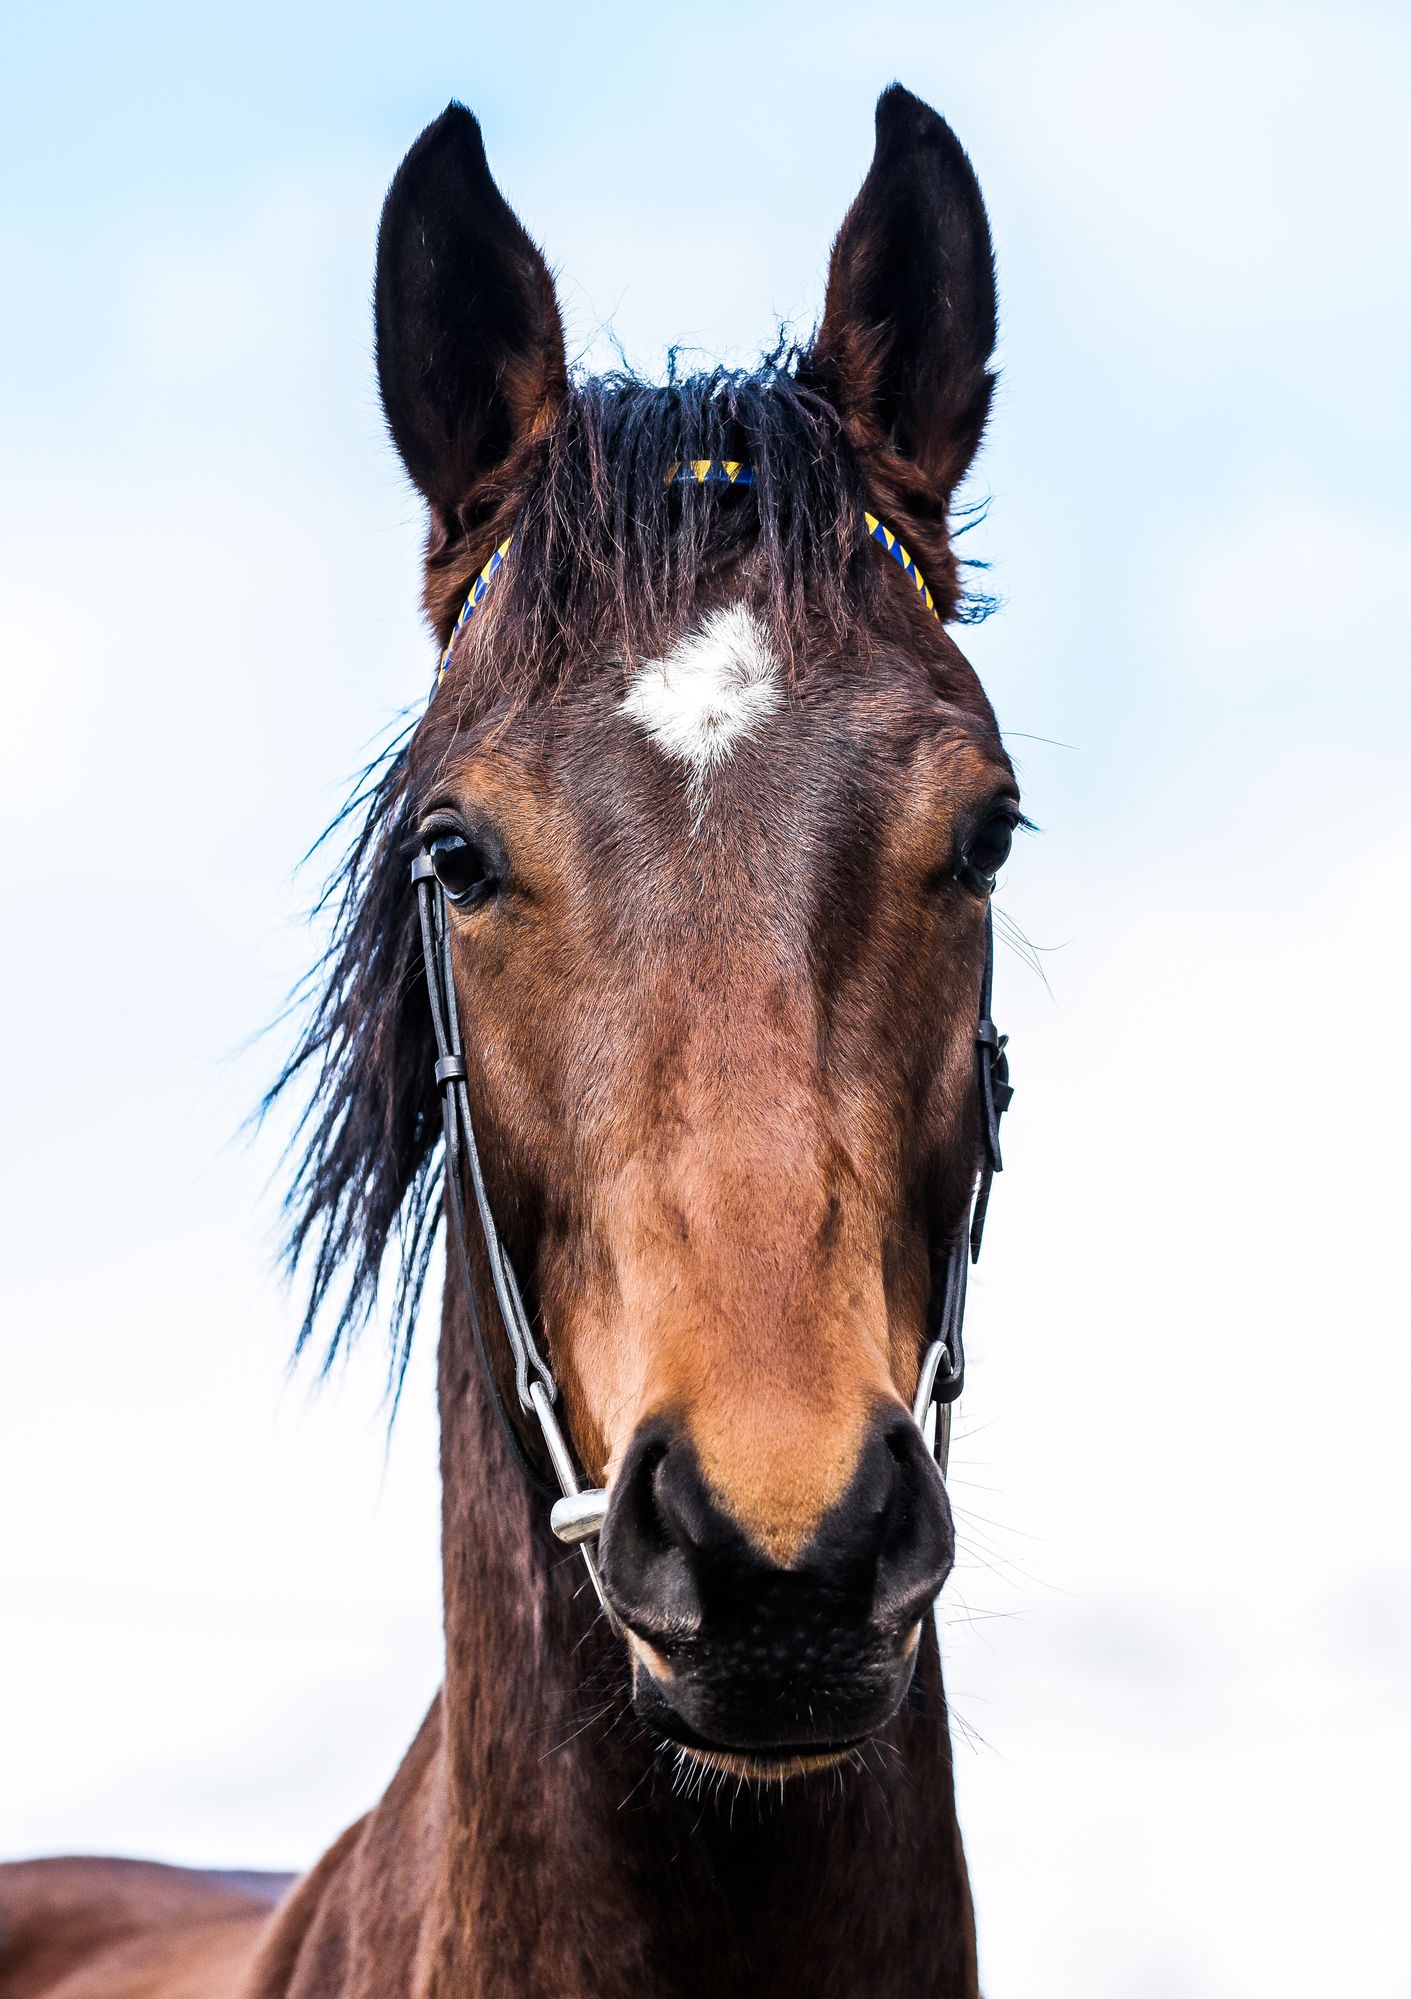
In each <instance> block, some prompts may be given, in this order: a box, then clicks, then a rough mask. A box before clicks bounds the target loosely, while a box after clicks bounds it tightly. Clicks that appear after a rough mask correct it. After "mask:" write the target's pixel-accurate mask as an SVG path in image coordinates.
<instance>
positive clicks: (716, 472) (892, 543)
mask: <svg viewBox="0 0 1411 1999" xmlns="http://www.w3.org/2000/svg"><path fill="white" fill-rule="evenodd" d="M665 483H666V485H668V486H753V484H754V469H753V467H751V466H749V465H747V464H746V463H745V462H744V460H743V459H741V458H681V459H678V460H677V462H676V463H675V464H674V465H673V466H671V468H670V469H669V470H668V472H667V475H666V480H665ZM862 518H863V522H864V524H865V526H866V528H867V534H868V539H869V540H871V541H875V542H878V543H880V544H881V546H882V547H883V548H884V549H885V550H886V551H887V553H888V555H890V556H891V558H892V560H893V562H895V564H896V565H897V567H898V569H900V570H901V572H902V574H903V576H905V577H906V578H907V579H908V580H909V581H910V582H911V583H912V584H913V585H914V587H915V590H916V594H917V596H918V597H920V599H921V601H922V603H923V604H924V605H925V606H926V609H927V610H928V611H929V612H930V613H931V616H932V617H933V618H935V619H936V621H937V623H939V622H940V616H941V614H940V612H939V611H938V610H937V609H936V606H935V604H934V602H933V601H932V598H931V592H930V590H929V589H928V588H927V587H926V579H925V577H924V576H923V575H922V574H921V571H920V570H919V569H918V568H917V566H916V564H915V562H914V561H913V560H912V558H911V555H910V554H909V552H908V551H907V550H906V549H905V548H903V546H902V544H901V543H900V542H899V541H898V540H897V537H896V536H895V535H894V534H893V533H892V531H891V529H890V528H889V527H888V526H887V524H886V522H885V521H879V520H878V518H877V516H876V514H869V513H868V511H867V509H866V508H865V507H864V508H863V512H862ZM514 543H515V537H514V536H513V535H510V536H509V537H508V539H507V540H505V541H502V542H501V543H500V545H499V547H498V548H497V549H496V550H495V552H494V554H493V555H492V556H491V557H490V560H489V561H488V562H487V563H486V565H485V567H484V568H483V569H482V570H481V572H480V574H479V575H478V576H477V577H476V579H475V581H474V582H473V583H472V584H471V586H470V588H469V590H468V591H467V592H466V597H465V602H464V603H463V604H462V605H461V608H460V615H459V616H458V617H457V619H456V622H455V623H454V625H452V627H451V636H450V637H449V638H448V639H447V641H446V643H445V645H444V646H443V647H442V650H441V661H440V665H439V666H438V668H437V670H436V685H437V686H438V687H439V686H440V684H441V682H442V681H443V680H444V679H445V677H446V669H447V668H448V667H449V665H450V663H451V654H452V652H453V651H454V649H455V643H456V640H457V639H458V638H459V637H460V635H461V632H462V631H463V629H464V628H465V626H466V625H468V624H469V623H470V620H471V619H472V618H473V617H474V615H475V613H476V612H477V611H478V610H479V609H480V605H481V603H482V601H483V599H484V596H485V592H486V591H487V590H488V589H489V588H490V585H491V583H492V582H493V581H494V579H495V578H496V577H497V576H498V575H499V573H500V571H501V570H502V569H503V568H504V566H505V563H506V562H507V561H508V560H509V556H510V552H511V550H512V549H513V547H514ZM432 691H433V692H434V691H435V690H434V689H433V690H432Z"/></svg>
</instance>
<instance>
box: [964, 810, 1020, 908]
mask: <svg viewBox="0 0 1411 1999" xmlns="http://www.w3.org/2000/svg"><path fill="white" fill-rule="evenodd" d="M1013 845H1014V821H1013V820H1012V819H1010V818H1007V817H1006V816H1005V814H1004V813H1002V812H996V813H995V814H994V815H993V817H992V818H989V819H987V820H986V821H985V823H984V825H983V826H982V827H981V828H980V830H979V832H978V833H977V834H976V835H975V837H974V839H973V840H972V841H971V842H970V845H969V846H968V847H967V848H966V850H965V865H964V868H963V870H962V873H963V874H964V875H965V876H966V878H967V879H968V880H969V881H970V883H971V886H972V887H979V888H983V889H985V890H989V889H991V888H993V887H994V880H995V876H996V875H997V874H998V873H999V871H1000V869H1001V868H1002V867H1003V866H1004V864H1005V862H1006V861H1007V860H1008V859H1009V850H1010V848H1011V847H1012V846H1013Z"/></svg>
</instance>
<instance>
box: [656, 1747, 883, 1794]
mask: <svg viewBox="0 0 1411 1999" xmlns="http://www.w3.org/2000/svg"><path fill="white" fill-rule="evenodd" d="M865 1739H866V1738H864V1740H865ZM673 1746H674V1747H675V1749H676V1752H677V1755H678V1756H679V1757H680V1759H681V1760H682V1761H683V1762H686V1763H694V1764H696V1765H697V1766H698V1767H699V1768H700V1769H701V1770H703V1771H709V1772H711V1773H712V1774H714V1775H715V1776H719V1777H733V1778H734V1779H735V1780H736V1782H737V1783H740V1784H759V1785H766V1784H778V1785H779V1786H781V1787H782V1786H783V1785H785V1784H786V1783H788V1782H789V1781H790V1780H791V1779H792V1778H794V1777H812V1776H815V1775H816V1774H817V1772H818V1771H820V1770H832V1769H834V1768H835V1767H836V1766H837V1765H838V1764H839V1763H847V1762H850V1761H851V1760H852V1758H853V1757H855V1756H856V1755H857V1754H858V1752H859V1750H860V1749H861V1747H862V1744H861V1743H852V1744H850V1745H849V1746H848V1747H846V1748H841V1749H818V1750H810V1751H808V1753H807V1754H803V1753H800V1754H797V1755H790V1756H756V1755H741V1754H740V1753H738V1752H737V1751H735V1750H733V1749H693V1748H691V1747H690V1746H689V1745H687V1744H685V1743H677V1744H674V1745H673Z"/></svg>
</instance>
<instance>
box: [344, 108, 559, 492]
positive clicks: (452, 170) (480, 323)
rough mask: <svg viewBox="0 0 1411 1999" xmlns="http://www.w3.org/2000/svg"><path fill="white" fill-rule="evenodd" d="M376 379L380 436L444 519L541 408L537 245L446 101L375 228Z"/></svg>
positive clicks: (547, 342) (552, 373)
mask: <svg viewBox="0 0 1411 1999" xmlns="http://www.w3.org/2000/svg"><path fill="white" fill-rule="evenodd" d="M375 318H376V325H377V377H378V383H379V385H380V387H381V391H382V407H383V410H384V412H385V413H386V417H387V426H388V429H389V430H390V431H391V433H392V440H393V442H394V443H395V445H396V447H397V449H398V451H399V452H400V453H401V454H402V460H403V463H404V464H405V465H406V468H407V471H408V472H409V473H410V474H411V477H412V479H413V480H414V481H415V483H416V485H417V486H418V487H419V488H420V490H421V492H422V493H423V494H424V495H425V497H426V499H427V500H428V502H429V503H430V506H431V509H432V513H433V516H434V517H436V519H437V521H438V524H439V525H440V526H441V527H442V528H443V529H449V528H450V527H451V526H452V524H453V523H454V522H455V521H456V520H458V519H464V516H465V514H466V511H467V510H468V509H471V510H473V495H474V494H475V490H476V488H477V486H479V485H480V484H481V482H482V481H483V480H485V479H486V478H488V477H489V476H490V475H492V474H493V473H495V472H496V471H498V470H499V468H500V467H501V466H502V465H503V464H504V463H505V462H506V461H507V460H508V459H509V458H510V457H511V456H512V455H513V453H514V452H515V450H516V448H517V446H519V445H520V444H521V443H522V442H523V441H524V440H525V439H526V438H528V437H530V436H532V435H534V434H536V433H537V432H538V431H539V430H541V429H542V428H543V427H544V425H545V424H546V423H547V422H548V421H549V419H550V418H551V417H552V416H553V413H554V411H555V410H556V409H557V407H558V404H559V402H560V401H561V399H562V397H563V394H564V390H565V387H566V384H567V369H566V364H565V358H564V341H563V325H562V322H561V321H560V319H559V309H558V301H557V299H556V298H555V296H554V284H553V279H552V278H551V277H550V275H549V269H548V266H547V264H546V263H545V262H544V259H543V256H542V255H541V254H540V252H539V250H538V249H537V248H536V247H535V245H534V244H533V243H532V242H531V241H530V239H529V237H528V236H527V235H526V234H525V231H524V228H523V226H522V225H521V224H520V222H519V220H518V218H517V217H516V216H515V215H514V213H513V212H512V210H511V209H510V207H509V205H508V203H507V202H506V201H505V198H504V196H503V195H502V194H501V193H500V190H499V189H498V188H497V187H496V185H495V183H494V181H493V180H492V179H491V177H490V168H489V166H488V164H487V162H486V159H485V146H484V142H483V141H482V139H481V136H480V126H479V124H478V123H477V122H476V120H475V118H474V117H472V115H471V113H470V112H469V111H467V110H466V109H465V107H464V105H461V104H450V105H448V106H447V107H446V109H445V110H444V111H443V112H442V113H441V116H440V117H439V118H438V119H437V120H436V121H435V123H434V124H432V125H428V126H427V128H426V130H425V131H424V132H423V133H422V135H421V137H420V138H419V139H418V140H417V142H416V144H415V145H414V146H413V147H412V149H411V151H410V152H409V153H408V154H407V157H406V158H405V159H404V160H403V162H402V164H401V166H400V167H399V168H398V169H397V174H396V178H395V179H394V180H393V182H392V185H391V187H390V188H389V189H388V192H387V199H386V201H385V202H384V203H383V208H382V222H381V226H380V228H379V229H378V233H377V288H376V305H375Z"/></svg>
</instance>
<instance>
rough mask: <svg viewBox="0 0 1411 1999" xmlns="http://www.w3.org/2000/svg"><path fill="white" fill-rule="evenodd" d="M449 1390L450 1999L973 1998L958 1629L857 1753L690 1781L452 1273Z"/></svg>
mask: <svg viewBox="0 0 1411 1999" xmlns="http://www.w3.org/2000/svg"><path fill="white" fill-rule="evenodd" d="M440 1401H441V1424H442V1452H441V1457H442V1475H443V1503H442V1526H443V1561H444V1571H445V1614H446V1686H445V1694H444V1700H443V1710H442V1713H443V1726H444V1738H443V1745H442V1753H443V1757H444V1784H445V1796H444V1798H443V1799H442V1800H441V1801H440V1809H439V1810H438V1812H437V1818H438V1820H439V1821H440V1823H441V1825H442V1826H443V1827H444V1839H445V1850H444V1866H443V1869H442V1870H441V1881H440V1884H439V1889H440V1892H439V1894H438V1898H437V1899H438V1901H439V1902H440V1904H441V1911H442V1914H441V1922H442V1924H443V1926H444V1929H445V1934H444V1935H443V1936H442V1937H441V1938H440V1939H439V1943H438V1946H437V1948H436V1949H435V1951H434V1952H433V1956H432V1962H433V1963H434V1964H435V1966H436V1967H437V1968H436V1970H435V1971H434V1972H433V1973H432V1976H431V1979H430V1984H431V1987H432V1989H433V1991H435V1992H436V1993H437V1995H438V1999H439V1995H444V1999H452V1995H454V1999H479V1995H487V1996H488V1995H489V1994H492V1993H493V1994H495V1995H497V1999H500V1996H501V1995H518V1994H525V1995H527V1994H531V1993H533V1994H542V1993H550V1992H551V1993H554V1994H555V1995H561V1999H627V1995H628V1994H631V1995H633V1999H639V1995H640V1994H641V1993H642V1992H644V1991H648V1992H652V1993H655V1994H659V1995H660V1996H661V1999H719V1995H720V1994H721V1993H723V1992H730V1991H737V1990H749V1991H750V1992H751V1993H752V1994H755V1995H758V1999H775V1995H783V1994H784V1993H786V1992H787V1993H788V1994H789V1995H790V1999H801V1995H808V1999H815V1995H816V1999H844V1995H848V1999H852V1995H856V1994H859V1993H863V1992H865V1993H867V1994H869V1995H875V1999H890V1995H893V1994H895V1995H898V1999H901V1995H903V1994H904V1995H906V1996H907V1999H914V1995H916V1994H918V1993H922V1994H932V1995H935V1999H974V1995H975V1994H976V1993H977V1990H978V1987H977V1984H976V1972H975V1945H974V1927H973V1921H972V1916H971V1906H970V1892H969V1886H968V1882H967V1878H966V1872H965V1861H964V1856H963V1854H962V1850H961V1843H960V1835H959V1829H958V1826H957V1824H956V1817H955V1803H954V1787H953V1781H952V1772H951V1762H950V1741H949V1732H948V1728H947V1721H946V1713H945V1704H944V1696H943V1693H942V1688H941V1676H940V1666H939V1659H938V1656H937V1652H936V1648H935V1645H934V1643H932V1642H928V1643H927V1644H926V1645H925V1646H924V1647H923V1659H922V1662H921V1665H920V1666H919V1667H918V1683H917V1686H916V1688H915V1689H914V1694H913V1700H912V1701H911V1702H910V1703H909V1704H908V1707H907V1709H906V1711H904V1713H903V1714H902V1715H900V1716H898V1718H897V1720H896V1721H895V1722H893V1723H892V1725H891V1727H890V1728H889V1730H888V1731H887V1733H886V1736H885V1738H884V1739H882V1740H881V1741H879V1742H878V1743H877V1744H876V1745H873V1746H870V1747H869V1749H868V1750H866V1751H864V1752H863V1754H862V1756H861V1757H860V1759H859V1762H858V1764H857V1766H856V1767H853V1766H845V1767H842V1768H839V1769H835V1770H830V1771H828V1772H825V1773H823V1774H821V1775H819V1776H817V1777H811V1778H806V1779H796V1780H794V1781H793V1782H792V1783H790V1784H788V1785H785V1786H784V1787H782V1788H781V1789H780V1790H777V1791H774V1790H771V1791H767V1792H764V1793H761V1792H759V1791H757V1790H754V1789H751V1788H737V1786H736V1785H735V1783H734V1780H733V1779H726V1780H725V1781H724V1784H723V1785H722V1784H720V1782H719V1781H718V1780H717V1779H716V1778H715V1777H714V1776H713V1775H711V1776H708V1777H707V1779H706V1782H705V1785H704V1795H703V1796H695V1795H683V1794H682V1792H681V1791H680V1790H678V1788H677V1786H678V1784H680V1783H681V1777H680V1775H679V1773H678V1772H677V1771H676V1769H675V1765H674V1761H673V1759H671V1758H670V1757H668V1756H666V1755H665V1754H664V1753H663V1752H662V1750H661V1748H660V1746H659V1745H658V1744H656V1743H655V1741H654V1740H652V1739H651V1738H649V1737H648V1736H647V1734H646V1732H645V1731H644V1730H643V1729H642V1728H641V1726H640V1725H639V1724H638V1723H637V1722H636V1721H635V1719H634V1717H633V1715H632V1712H631V1708H630V1703H629V1698H628V1696H629V1688H628V1677H627V1663H626V1658H625V1655H624V1652H623V1648H622V1646H621V1644H620V1641H618V1640H616V1639H614V1638H613V1637H612V1635H611V1633H610V1632H609V1630H608V1628H607V1626H606V1623H605V1621H604V1620H603V1619H602V1618H601V1617H600V1616H599V1615H598V1606H597V1603H596V1600H595V1599H594V1597H593V1595H592V1590H591V1586H590V1584H589V1582H588V1579H587V1575H586V1572H585V1570H584V1568H583V1564H582V1563H581V1561H579V1559H578V1558H577V1557H576V1555H573V1554H571V1553H570V1552H569V1551H568V1550H566V1549H564V1548H563V1547H562V1546H561V1545H560V1544H559V1543H557V1542H556V1541H554V1539H553V1538H552V1536H551V1535H550V1533H549V1530H548V1526H547V1512H548V1509H547V1506H546V1505H545V1503H544V1502H543V1501H541V1500H539V1499H538V1498H537V1497H536V1496H535V1495H533V1494H532V1493H530V1491H529V1490H528V1488H527V1487H526V1486H525V1483H524V1481H523V1479H522V1477H521V1476H520V1474H519V1472H518V1470H517V1469H516V1467H515V1466H514V1464H513V1462H512V1461H511V1459H510V1456H509V1453H508V1451H507V1449H506V1447H505V1444H504V1442H503V1439H502V1438H501V1436H500V1434H499V1431H498V1429H497V1427H496V1425H495V1422H494V1420H493V1417H492V1415H491V1413H490V1410H489V1406H488V1398H487V1396H486V1394H485V1391H484V1386H483V1383H482V1381H481V1378H480V1375H479V1372H478V1368H477V1365H476V1362H475V1359H474V1356H473V1354H472V1353H471V1352H470V1342H469V1339H468V1337H467V1336H466V1334H465V1332H464V1320H463V1318H462V1317H461V1315H460V1309H459V1304H458V1300H457V1298H456V1296H455V1292H454V1285H453V1284H450V1283H448V1286H447V1302H446V1316H445V1321H444V1323H443V1329H442V1342H441V1363H440ZM423 1961H424V1962H425V1960H423Z"/></svg>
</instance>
